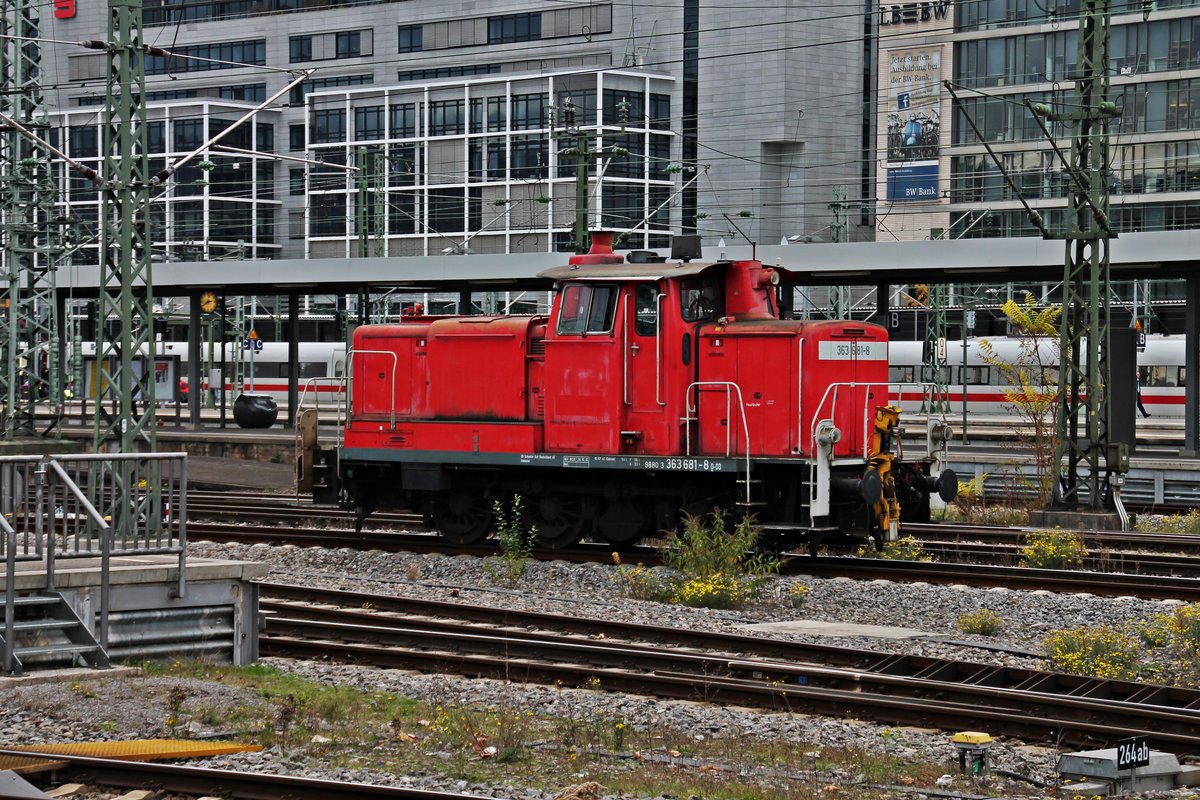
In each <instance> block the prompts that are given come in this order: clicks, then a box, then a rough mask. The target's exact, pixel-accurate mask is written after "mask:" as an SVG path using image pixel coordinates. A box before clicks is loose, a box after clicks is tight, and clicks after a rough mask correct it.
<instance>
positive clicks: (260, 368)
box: [254, 361, 287, 378]
mask: <svg viewBox="0 0 1200 800" xmlns="http://www.w3.org/2000/svg"><path fill="white" fill-rule="evenodd" d="M280 366H285V367H286V366H287V365H286V364H283V365H281V364H273V363H270V362H267V363H263V362H261V361H260V362H258V363H257V364H255V365H254V377H256V378H279V377H281V376H280V374H279V372H280V370H279V368H280Z"/></svg>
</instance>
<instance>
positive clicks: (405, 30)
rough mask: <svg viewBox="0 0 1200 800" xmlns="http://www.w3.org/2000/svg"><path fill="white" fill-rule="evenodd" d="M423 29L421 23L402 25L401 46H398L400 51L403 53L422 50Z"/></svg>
mask: <svg viewBox="0 0 1200 800" xmlns="http://www.w3.org/2000/svg"><path fill="white" fill-rule="evenodd" d="M423 30H424V26H421V25H401V26H400V46H399V48H398V52H401V53H417V52H420V50H421V41H422V31H423Z"/></svg>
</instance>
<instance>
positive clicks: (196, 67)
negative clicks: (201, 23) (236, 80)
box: [145, 39, 267, 75]
mask: <svg viewBox="0 0 1200 800" xmlns="http://www.w3.org/2000/svg"><path fill="white" fill-rule="evenodd" d="M198 58H204V59H212V60H210V61H198V60H197V59H198ZM225 62H235V63H225ZM266 63H267V40H266V39H249V40H246V41H242V42H221V43H218V44H197V45H192V46H190V47H176V48H174V49H173V50H172V54H171V55H169V56H159V55H147V56H146V57H145V65H146V74H147V75H166V74H167V73H178V72H205V71H208V70H214V69H233V68H234V67H236V66H237V65H238V64H248V65H251V66H260V67H261V66H264V65H265V64H266Z"/></svg>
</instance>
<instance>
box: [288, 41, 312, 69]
mask: <svg viewBox="0 0 1200 800" xmlns="http://www.w3.org/2000/svg"><path fill="white" fill-rule="evenodd" d="M312 40H313V37H311V36H293V37H292V38H290V39H288V60H289V61H291V62H292V63H293V64H295V63H296V62H297V61H312V57H313V56H312Z"/></svg>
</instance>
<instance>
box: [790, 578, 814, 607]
mask: <svg viewBox="0 0 1200 800" xmlns="http://www.w3.org/2000/svg"><path fill="white" fill-rule="evenodd" d="M811 591H812V587H809V586H805V585H804V584H803V583H793V584H792V585H791V586H789V587H788V590H787V593H788V601H789V602H790V603H791V604H792V608H803V607H804V601H805V600H807V599H808V594H809V592H811Z"/></svg>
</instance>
